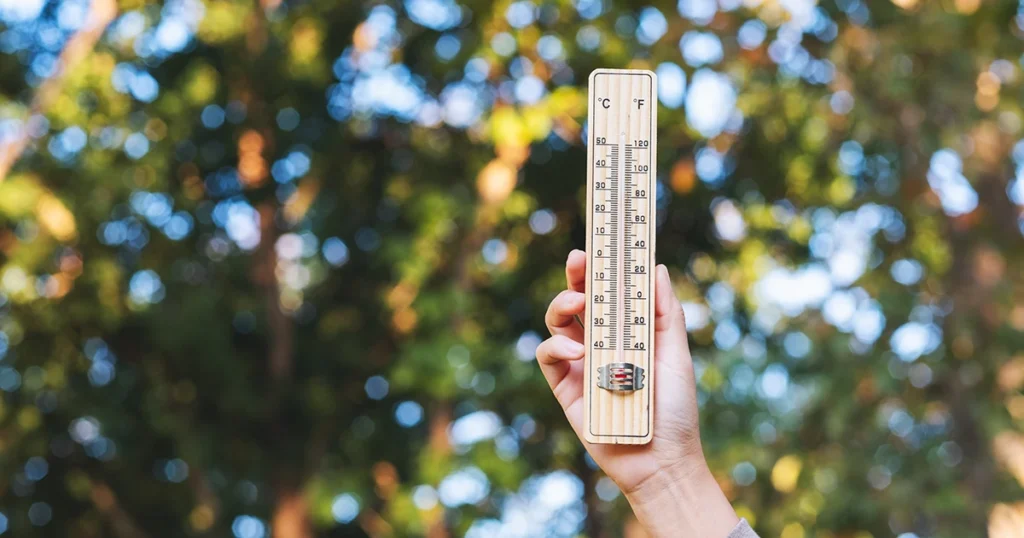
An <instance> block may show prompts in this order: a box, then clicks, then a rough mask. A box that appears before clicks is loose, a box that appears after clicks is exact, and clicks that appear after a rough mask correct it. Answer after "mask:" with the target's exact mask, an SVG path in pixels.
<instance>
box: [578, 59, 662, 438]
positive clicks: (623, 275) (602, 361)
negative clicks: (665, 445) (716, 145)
mask: <svg viewBox="0 0 1024 538" xmlns="http://www.w3.org/2000/svg"><path fill="white" fill-rule="evenodd" d="M657 87H658V83H657V78H656V76H655V75H654V73H652V72H650V71H640V70H631V69H598V70H597V71H594V72H593V73H591V75H590V91H589V99H590V101H589V103H590V104H589V113H588V116H587V119H588V122H587V125H588V130H589V133H588V135H587V140H588V143H587V163H588V168H587V208H588V210H587V285H586V293H587V301H586V305H587V306H586V316H587V317H586V323H585V324H584V327H585V332H586V337H585V342H586V343H587V352H586V358H585V359H584V366H585V369H584V391H583V397H584V408H585V411H584V419H583V428H584V430H585V431H584V435H585V437H586V439H587V441H589V442H591V443H611V444H637V445H639V444H645V443H647V442H649V441H650V440H651V436H652V434H653V431H652V430H653V428H652V426H653V423H654V421H653V418H654V416H653V408H652V403H653V401H654V400H653V394H652V393H653V387H654V370H653V368H652V367H653V365H654V278H653V276H652V273H653V271H654V267H655V265H654V233H655V215H654V211H655V194H656V193H655V190H656V183H655V182H656V173H655V164H656V159H655V151H656V148H657V145H658V133H657V125H658V95H657Z"/></svg>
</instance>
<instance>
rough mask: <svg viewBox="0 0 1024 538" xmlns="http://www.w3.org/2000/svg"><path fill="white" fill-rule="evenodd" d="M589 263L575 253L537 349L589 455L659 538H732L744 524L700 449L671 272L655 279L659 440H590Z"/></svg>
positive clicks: (694, 398)
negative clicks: (586, 391) (585, 322)
mask: <svg viewBox="0 0 1024 538" xmlns="http://www.w3.org/2000/svg"><path fill="white" fill-rule="evenodd" d="M586 264H587V256H586V254H585V253H584V252H583V251H580V250H574V251H572V252H570V253H569V258H568V260H566V263H565V277H566V284H567V286H568V289H566V290H564V291H562V292H561V293H559V294H558V296H557V297H555V299H554V300H553V301H551V305H550V306H549V307H548V312H547V315H546V316H545V320H544V321H545V322H546V323H547V326H548V330H549V331H550V332H551V335H552V336H551V338H548V339H547V340H545V341H544V342H543V343H541V345H540V346H538V347H537V362H538V363H539V364H540V368H541V371H543V372H544V377H545V378H547V380H548V384H549V385H550V386H551V390H552V392H553V393H554V395H555V398H556V399H557V400H558V403H559V404H561V406H562V409H563V410H564V411H565V416H566V418H568V419H569V424H570V425H572V428H573V430H575V431H576V436H577V437H579V438H580V441H581V442H582V443H583V444H584V446H585V447H586V449H587V452H589V453H590V455H591V457H593V458H594V461H596V462H597V464H598V465H599V466H600V467H601V469H603V470H604V472H605V473H606V474H607V475H608V476H609V477H610V478H611V479H612V480H614V481H615V483H616V484H618V486H619V489H621V490H622V492H623V493H624V494H625V496H626V499H627V500H629V503H630V505H631V506H632V507H633V510H634V512H635V513H636V516H637V518H638V519H639V520H640V522H641V523H642V524H643V525H644V526H645V527H646V528H647V529H648V531H650V532H651V533H652V535H653V536H695V537H701V538H725V537H726V536H727V535H728V534H729V532H730V531H731V530H732V529H733V527H735V526H736V523H737V522H738V521H739V520H738V518H737V517H736V513H735V512H734V511H733V509H732V506H730V505H729V502H728V500H727V499H726V498H725V496H724V495H723V494H722V491H721V489H720V488H719V486H718V483H717V482H715V480H714V477H712V476H711V472H710V470H708V466H707V462H706V461H705V459H704V452H703V449H702V448H701V444H700V427H699V421H698V416H697V389H696V381H695V379H694V373H693V363H692V359H691V358H690V348H689V344H688V343H687V339H686V322H685V320H684V318H683V310H682V307H681V305H680V303H679V299H678V298H676V295H675V292H674V291H673V289H672V281H671V280H670V279H669V275H668V269H667V268H666V267H665V266H664V265H659V266H658V268H657V272H656V276H655V305H654V310H655V320H654V331H655V336H654V350H655V357H654V366H653V367H654V369H655V370H657V372H656V375H655V376H654V384H655V387H654V409H652V412H653V413H654V435H653V439H652V440H651V442H650V443H649V444H647V445H639V446H638V445H604V444H601V445H598V444H590V443H587V442H586V440H584V438H583V435H582V431H583V412H584V409H583V361H582V360H581V359H582V358H583V355H584V345H583V334H584V333H583V327H581V326H580V324H579V323H578V322H577V320H576V317H575V316H577V315H582V314H583V312H584V309H585V303H586V298H585V296H584V293H583V292H584V287H585V285H586V275H587V267H586Z"/></svg>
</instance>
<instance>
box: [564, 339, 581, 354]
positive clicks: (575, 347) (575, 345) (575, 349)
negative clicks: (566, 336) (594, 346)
mask: <svg viewBox="0 0 1024 538" xmlns="http://www.w3.org/2000/svg"><path fill="white" fill-rule="evenodd" d="M566 351H568V352H569V353H571V354H573V355H582V354H583V344H581V343H579V342H577V341H575V340H572V341H570V342H569V345H568V346H567V348H566Z"/></svg>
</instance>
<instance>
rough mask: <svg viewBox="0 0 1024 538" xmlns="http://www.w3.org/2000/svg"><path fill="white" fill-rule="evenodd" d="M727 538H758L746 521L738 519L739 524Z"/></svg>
mask: <svg viewBox="0 0 1024 538" xmlns="http://www.w3.org/2000/svg"><path fill="white" fill-rule="evenodd" d="M727 538H758V536H757V533H756V532H754V529H751V528H750V524H749V523H747V520H745V519H740V522H739V523H738V524H737V525H736V528H735V529H733V530H732V532H730V533H729V536H728V537H727Z"/></svg>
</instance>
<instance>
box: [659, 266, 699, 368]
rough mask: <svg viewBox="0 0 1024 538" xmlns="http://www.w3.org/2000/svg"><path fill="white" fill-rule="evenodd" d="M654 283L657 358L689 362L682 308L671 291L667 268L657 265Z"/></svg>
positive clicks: (688, 347) (673, 291) (688, 348)
mask: <svg viewBox="0 0 1024 538" xmlns="http://www.w3.org/2000/svg"><path fill="white" fill-rule="evenodd" d="M657 271H658V274H657V279H656V281H655V294H656V295H655V300H654V314H655V319H654V333H655V339H656V342H655V345H656V346H657V348H656V350H657V354H658V356H659V357H665V358H667V359H668V360H669V361H671V362H677V361H685V362H686V363H689V362H690V345H689V342H688V341H687V338H686V319H685V317H684V315H683V307H682V305H681V304H680V303H679V298H678V297H676V293H675V290H673V289H672V279H671V278H669V276H668V268H667V267H665V266H664V265H663V264H659V265H658V269H657Z"/></svg>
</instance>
